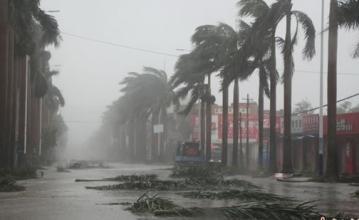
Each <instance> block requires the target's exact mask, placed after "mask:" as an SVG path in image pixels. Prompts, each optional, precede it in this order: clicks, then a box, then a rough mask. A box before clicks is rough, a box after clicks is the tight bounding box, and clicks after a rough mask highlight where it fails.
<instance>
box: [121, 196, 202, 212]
mask: <svg viewBox="0 0 359 220" xmlns="http://www.w3.org/2000/svg"><path fill="white" fill-rule="evenodd" d="M127 210H130V211H132V212H134V213H151V214H154V215H155V216H162V217H176V216H185V217H193V216H196V215H199V214H200V212H196V211H195V210H194V209H193V210H192V209H185V208H181V207H179V206H177V205H176V204H174V203H173V202H172V201H170V200H168V199H165V198H161V197H158V196H157V194H155V195H153V196H150V195H149V194H148V193H144V194H143V195H142V196H140V197H139V198H138V199H137V201H136V202H135V203H133V204H132V206H131V207H129V208H127Z"/></svg>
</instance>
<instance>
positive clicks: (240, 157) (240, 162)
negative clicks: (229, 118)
mask: <svg viewBox="0 0 359 220" xmlns="http://www.w3.org/2000/svg"><path fill="white" fill-rule="evenodd" d="M242 134H243V132H242V112H241V111H239V164H240V168H241V169H242V170H244V163H243V141H242Z"/></svg>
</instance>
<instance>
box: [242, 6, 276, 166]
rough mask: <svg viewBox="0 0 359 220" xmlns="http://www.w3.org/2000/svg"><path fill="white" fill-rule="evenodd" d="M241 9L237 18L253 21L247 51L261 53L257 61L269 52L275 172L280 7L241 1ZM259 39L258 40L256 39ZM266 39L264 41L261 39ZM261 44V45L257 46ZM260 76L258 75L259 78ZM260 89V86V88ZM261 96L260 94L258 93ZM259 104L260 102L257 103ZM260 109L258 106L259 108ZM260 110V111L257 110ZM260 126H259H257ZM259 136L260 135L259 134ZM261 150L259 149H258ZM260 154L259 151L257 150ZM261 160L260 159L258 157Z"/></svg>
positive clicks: (271, 160) (271, 159)
mask: <svg viewBox="0 0 359 220" xmlns="http://www.w3.org/2000/svg"><path fill="white" fill-rule="evenodd" d="M238 6H239V7H240V8H241V9H240V11H239V16H241V17H244V16H250V17H253V18H254V19H255V21H254V23H253V25H252V29H253V30H252V31H253V33H252V34H251V35H250V36H251V37H250V38H247V39H248V40H247V42H246V45H247V47H248V48H249V49H248V50H254V51H262V52H259V53H258V54H257V55H256V56H257V59H258V60H261V59H262V58H261V57H260V56H264V54H265V51H270V58H269V60H270V62H269V64H268V66H269V71H270V171H271V172H272V173H274V172H276V170H277V167H276V117H277V116H276V111H277V110H276V108H277V107H276V103H277V101H276V100H277V95H276V90H277V80H278V73H277V68H276V35H275V33H276V28H277V24H278V17H279V15H278V14H279V13H276V12H278V11H280V9H281V7H279V5H278V3H277V4H273V5H272V6H271V7H269V6H268V5H267V3H266V2H265V1H263V0H254V1H253V0H241V1H240V2H238ZM258 38H260V39H258ZM265 38H267V40H266V41H264V40H263V39H265ZM259 42H261V43H263V44H261V45H259V44H258V43H259ZM261 75H262V74H260V76H261ZM260 87H261V86H260ZM260 94H261V92H260ZM259 104H260V102H259ZM259 107H260V106H259ZM259 110H260V109H259ZM259 125H261V124H259ZM260 133H262V132H260ZM260 136H261V134H260ZM259 148H261V147H259ZM259 152H261V150H259ZM259 158H261V157H259Z"/></svg>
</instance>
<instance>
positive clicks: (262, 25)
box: [241, 0, 315, 172]
mask: <svg viewBox="0 0 359 220" xmlns="http://www.w3.org/2000/svg"><path fill="white" fill-rule="evenodd" d="M249 2H250V1H248V0H244V1H243V2H242V3H243V4H244V5H245V6H247V7H244V9H243V8H242V10H244V11H242V12H241V14H242V15H243V14H244V15H252V16H257V19H256V21H255V22H254V25H253V26H254V28H256V29H257V30H256V33H257V34H258V35H255V36H259V37H260V38H263V41H265V42H266V41H267V40H271V41H272V43H271V44H269V45H271V48H272V50H271V53H272V56H271V60H272V61H271V64H270V65H271V77H270V78H271V99H274V100H275V93H274V90H275V88H274V87H275V83H274V79H276V68H275V64H276V62H275V59H276V57H275V40H276V37H275V32H276V29H277V26H278V23H279V22H280V21H281V20H282V19H284V18H285V19H286V37H285V40H283V39H278V41H279V43H280V44H282V45H283V50H282V53H283V56H284V74H283V81H284V90H285V92H284V94H285V97H284V103H285V104H284V111H285V116H284V149H283V152H284V153H283V161H284V162H283V172H292V163H291V91H292V89H291V82H292V76H293V70H294V62H293V47H294V45H295V43H296V42H297V35H298V29H299V24H301V25H302V28H303V29H304V34H305V40H306V44H305V47H304V50H303V54H304V57H305V58H308V59H311V58H313V56H314V54H315V28H314V25H313V23H312V21H311V19H310V18H309V17H308V15H306V14H305V13H303V12H301V11H294V10H292V2H291V0H278V1H277V2H276V3H274V4H272V5H271V7H270V8H269V9H268V8H267V7H265V3H264V2H263V1H260V0H256V1H255V2H254V1H251V2H252V4H257V5H258V7H257V8H254V9H253V10H250V7H248V5H250V4H249ZM259 12H262V14H259ZM258 15H259V16H258ZM260 15H264V16H260ZM292 18H294V19H295V21H296V23H297V27H296V30H295V33H294V35H293V36H292V34H291V24H292ZM257 41H258V39H257ZM258 42H260V41H258ZM252 45H253V44H252ZM274 100H271V110H272V108H275V104H274ZM275 114H276V113H275V112H274V111H273V110H272V111H271V148H272V147H275V145H273V143H272V142H275V135H274V134H273V133H275V120H274V117H275ZM274 154H275V152H274V150H273V149H271V155H272V156H274ZM272 163H275V162H274V161H272ZM272 167H275V166H274V165H272Z"/></svg>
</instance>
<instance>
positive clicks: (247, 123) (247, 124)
mask: <svg viewBox="0 0 359 220" xmlns="http://www.w3.org/2000/svg"><path fill="white" fill-rule="evenodd" d="M246 129H247V137H246V157H247V158H246V159H247V160H246V161H247V170H248V171H249V165H250V163H249V161H250V160H249V155H250V154H249V94H247V121H246Z"/></svg>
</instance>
